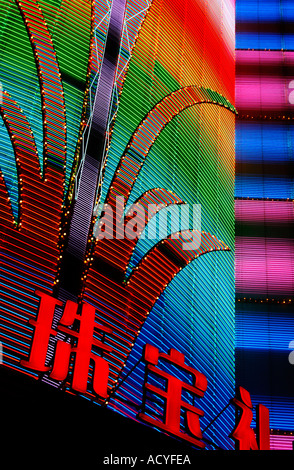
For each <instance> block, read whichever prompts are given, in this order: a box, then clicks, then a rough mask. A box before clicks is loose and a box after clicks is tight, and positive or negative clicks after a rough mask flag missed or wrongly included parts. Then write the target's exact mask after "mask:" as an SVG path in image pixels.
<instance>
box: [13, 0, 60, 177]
mask: <svg viewBox="0 0 294 470" xmlns="http://www.w3.org/2000/svg"><path fill="white" fill-rule="evenodd" d="M16 4H17V6H18V8H19V10H20V12H21V13H22V16H23V18H24V23H25V26H26V28H27V32H28V34H29V38H30V41H31V43H32V48H33V53H34V57H35V61H36V65H37V69H38V76H39V80H40V87H41V99H42V110H43V130H44V164H45V165H46V163H47V164H48V165H50V166H53V167H54V168H58V169H63V167H64V164H65V159H66V119H65V103H64V97H63V88H62V82H61V78H60V71H59V67H58V62H57V58H56V54H55V50H54V47H53V44H52V39H51V36H50V33H49V31H48V28H47V25H46V22H45V20H44V17H43V14H42V11H41V9H40V7H39V6H38V4H37V2H35V1H34V0H30V1H27V0H21V1H20V0H16ZM55 136H56V137H55Z"/></svg>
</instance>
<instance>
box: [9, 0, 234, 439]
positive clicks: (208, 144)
mask: <svg viewBox="0 0 294 470" xmlns="http://www.w3.org/2000/svg"><path fill="white" fill-rule="evenodd" d="M100 7H101V8H99V7H98V6H97V4H96V5H94V6H93V11H92V10H90V9H91V5H90V4H84V3H75V2H74V3H73V2H71V3H70V4H69V3H68V2H66V1H64V2H62V3H61V5H59V4H57V2H56V3H54V2H50V4H49V3H48V2H45V1H44V2H40V4H37V3H36V2H35V1H22V2H16V4H15V6H14V7H13V10H12V12H10V10H9V9H8V4H7V5H6V3H5V8H4V9H3V12H4V15H6V17H7V18H9V21H11V22H12V20H16V21H14V24H15V31H14V36H13V35H12V37H11V38H10V41H11V42H13V38H14V37H16V36H19V38H20V40H19V43H20V46H19V48H20V49H21V47H22V43H23V44H24V48H23V49H22V51H23V52H21V51H20V56H22V55H23V58H24V63H22V62H21V66H20V72H21V73H23V74H24V75H25V73H26V71H27V68H26V63H25V58H26V57H27V55H26V54H25V52H28V54H29V53H30V54H31V55H30V59H27V60H28V61H30V62H31V63H30V67H31V68H30V70H29V73H28V75H29V76H30V74H32V76H33V85H32V92H31V95H29V94H28V93H27V90H26V89H25V87H24V88H22V87H23V84H21V83H17V84H16V83H13V86H12V85H11V81H12V80H13V79H12V74H11V70H10V69H9V66H8V65H7V66H6V68H7V70H8V72H7V73H8V75H9V73H10V76H8V78H7V81H6V82H5V83H4V85H5V86H4V89H5V90H6V89H7V91H5V94H4V97H5V99H4V105H3V106H2V114H3V120H4V122H5V124H6V131H3V139H4V142H5V144H3V147H1V151H3V152H5V155H6V150H7V157H5V158H3V160H4V161H5V164H4V167H3V168H4V170H6V173H4V177H3V178H2V175H1V180H0V183H1V186H0V190H1V192H0V210H1V214H0V215H1V223H2V225H1V231H2V232H1V233H3V237H2V239H3V245H2V253H1V262H2V265H1V272H2V279H3V280H4V281H3V291H4V296H5V302H4V303H3V305H2V309H3V325H4V326H3V327H2V333H3V344H4V338H5V344H4V346H5V347H4V349H5V354H6V355H5V360H6V361H7V364H8V365H9V367H12V368H15V369H21V370H22V371H23V372H24V373H27V374H30V375H34V376H37V375H36V374H35V373H34V372H32V371H31V370H29V369H26V368H24V366H23V365H22V366H20V359H25V360H26V359H27V358H28V355H29V350H30V345H31V343H32V333H33V328H31V326H29V325H28V320H29V319H35V317H36V309H37V297H36V296H35V295H34V290H35V289H36V287H38V288H42V290H46V291H47V292H49V293H52V292H53V289H54V293H55V294H56V295H57V294H58V281H59V278H58V272H59V271H58V268H59V267H60V265H61V264H62V262H63V261H62V249H63V247H64V241H65V237H66V230H67V228H68V225H67V224H64V220H66V222H68V219H69V215H70V213H71V211H70V204H71V202H72V200H73V197H74V196H76V194H75V195H74V189H73V187H74V184H73V183H74V178H75V177H76V176H77V174H78V172H79V169H80V167H79V163H80V162H79V161H78V151H79V150H80V146H81V147H82V150H81V152H82V151H83V143H84V140H83V139H84V134H82V132H83V131H84V130H85V127H86V124H88V123H89V122H90V121H91V119H90V114H91V110H92V108H91V106H92V104H93V94H92V92H93V93H94V92H95V86H93V89H92V88H91V84H92V83H94V78H95V77H96V78H97V76H98V75H97V74H99V68H100V64H101V62H102V60H103V47H104V44H105V41H106V32H107V20H108V18H109V10H108V9H107V7H108V2H107V4H106V3H105V2H101V4H100ZM121 13H122V12H121V11H120V14H121ZM10 14H11V15H12V18H11V19H10V16H9V15H10ZM145 15H146V16H145ZM144 17H145V19H144ZM143 19H144V21H143ZM45 20H46V21H45ZM92 22H93V24H92ZM98 25H100V29H99V28H98ZM96 26H97V28H98V29H96ZM91 27H94V31H93V33H94V34H93V36H91V34H90V33H91ZM26 29H27V31H26ZM63 29H64V30H65V31H66V33H63ZM27 34H29V37H30V41H31V44H30V42H29V39H28V37H27ZM95 35H96V36H95ZM122 36H123V37H122V48H121V50H120V52H121V53H120V56H119V58H118V68H117V74H116V76H115V80H114V88H113V94H112V98H113V101H112V109H111V113H110V116H111V119H112V116H113V115H114V120H112V125H111V128H110V129H109V130H110V134H109V135H108V134H107V139H108V137H109V142H108V141H107V142H106V143H107V145H106V148H107V150H108V154H107V158H106V164H105V165H104V168H103V173H102V183H103V184H102V192H101V202H104V201H108V202H109V201H110V202H112V201H113V200H114V198H115V196H116V195H123V196H126V197H127V198H129V202H130V201H131V202H132V201H134V200H137V199H139V200H140V202H142V203H143V204H145V205H146V204H147V203H148V201H151V202H155V201H158V200H159V201H161V202H162V203H163V204H164V205H165V206H168V205H169V204H171V203H172V202H176V203H182V202H186V203H188V204H190V205H192V204H196V203H197V204H200V205H201V212H202V225H201V230H202V232H201V243H200V245H199V246H197V245H195V247H194V248H193V250H190V251H188V252H185V251H183V249H182V243H183V236H182V235H181V236H180V238H179V240H174V239H172V238H170V237H168V238H167V239H166V240H163V241H162V243H160V244H158V245H156V246H154V247H152V248H151V249H150V250H149V251H148V253H147V254H146V253H145V256H144V257H143V259H142V257H141V259H140V256H139V255H140V249H139V250H136V246H134V245H133V244H132V243H128V242H125V241H124V240H123V241H122V242H118V243H116V242H113V243H110V242H109V243H106V242H103V241H102V242H95V240H94V239H90V240H89V245H91V244H90V241H91V243H92V245H91V246H90V247H89V252H90V251H91V249H92V252H91V256H89V257H87V259H85V260H84V261H85V263H84V264H85V273H84V276H83V278H82V280H83V282H82V284H83V286H82V291H81V292H80V293H79V294H80V299H81V300H84V301H88V302H90V303H91V304H92V305H94V306H95V307H96V320H97V321H99V322H100V323H101V324H102V325H103V326H107V327H108V328H110V329H111V330H112V332H111V333H109V331H108V330H107V331H108V333H107V335H106V338H105V342H106V344H107V345H108V346H111V347H112V352H111V354H110V353H109V352H108V351H107V352H106V353H105V355H104V358H106V359H107V360H108V362H109V387H110V389H111V395H110V400H109V404H108V406H109V407H110V408H111V409H115V410H117V411H118V412H120V413H122V414H124V415H126V416H130V417H132V418H133V419H138V417H137V411H138V407H137V405H138V403H139V402H140V401H141V402H142V386H143V380H144V370H143V368H142V362H140V364H139V363H138V364H137V362H138V361H139V359H140V358H141V355H142V346H143V345H144V344H145V343H146V342H149V343H151V344H153V345H154V346H157V347H159V348H160V350H161V351H164V352H166V351H167V350H168V349H170V348H171V347H173V348H176V349H178V350H179V351H181V352H182V353H184V355H185V357H186V362H187V363H188V364H189V365H191V366H192V367H194V368H197V369H199V370H200V371H201V372H203V373H204V374H205V375H206V376H207V379H208V382H209V387H208V391H207V394H206V396H205V398H204V399H203V400H202V403H199V407H201V408H202V409H203V410H204V412H205V416H204V418H203V426H205V425H208V424H209V422H210V421H211V420H213V418H215V416H216V415H217V414H218V413H219V412H220V411H221V410H223V408H224V407H225V406H226V405H227V404H228V402H229V400H230V398H231V397H232V396H233V395H234V197H233V190H234V123H235V108H234V95H235V89H234V2H233V1H231V0H227V1H222V2H219V1H211V2H209V3H208V2H204V1H202V0H199V1H196V2H195V1H192V0H174V1H173V2H169V1H162V0H160V1H159V0H154V1H153V2H152V3H151V5H150V3H149V2H145V1H144V2H143V1H142V2H134V1H129V2H127V4H126V14H125V22H124V29H123V35H122ZM90 37H92V40H91V39H90ZM96 40H97V41H96ZM31 45H33V52H32V51H31V49H30V48H31ZM133 45H134V48H133V50H132V52H131V49H132V46H133ZM11 48H12V46H11ZM29 51H30V52H29ZM63 54H64V55H63ZM89 56H90V57H91V61H90V62H89ZM9 60H10V57H9V59H8V58H7V64H8V62H9ZM34 61H35V62H36V65H35V64H34ZM16 65H17V64H16ZM36 66H37V68H36ZM38 78H39V79H40V83H38ZM24 83H25V82H24ZM26 85H27V83H26ZM39 86H40V87H41V88H40V91H41V93H40V92H39ZM14 88H15V89H16V90H17V92H16V94H15V95H13V91H14ZM27 88H28V87H27ZM108 91H111V90H110V89H109V87H108ZM119 92H121V95H120V102H119V107H118V109H117V104H118V93H119ZM40 95H41V96H40ZM31 96H36V101H34V100H33V99H32V98H31ZM28 97H29V98H28ZM41 110H42V113H43V116H41V113H40V111H41ZM31 116H32V117H31ZM42 117H43V118H44V119H42ZM104 117H105V116H104ZM81 121H82V123H81ZM80 123H81V124H82V125H81V126H80ZM31 130H32V132H31ZM107 132H108V129H107ZM9 136H10V137H11V136H12V137H13V138H12V144H13V147H12V145H11V141H10V139H9ZM2 149H4V150H2ZM13 150H14V152H15V154H16V157H17V158H16V165H17V169H18V173H19V176H20V178H19V186H18V192H17V190H16V187H15V184H14V183H15V182H16V183H17V179H16V171H15V166H14V163H13V162H14V159H13ZM42 157H43V158H42ZM42 159H44V161H43V162H42ZM39 160H41V162H40V163H39ZM4 170H3V172H4ZM41 170H42V171H43V173H44V179H42V178H41ZM4 178H5V181H6V179H7V178H8V183H7V187H8V191H10V192H11V194H12V196H13V201H12V207H11V206H10V204H9V192H7V187H6V184H5V183H4ZM92 189H93V188H92ZM98 189H100V190H101V188H100V187H99V188H98ZM67 196H68V198H67ZM77 197H78V196H77ZM18 201H19V204H20V210H19V221H20V224H21V225H19V226H18V227H16V226H15V224H14V222H13V218H12V211H14V212H15V213H17V209H18V208H17V203H18ZM64 201H65V207H64V205H63V204H64ZM144 222H145V221H144ZM197 233H198V235H199V232H197ZM132 256H134V258H132V261H131V264H130V266H129V265H128V263H129V261H130V260H131V257H132ZM133 260H136V261H135V263H134V261H133ZM132 263H133V264H132ZM128 268H129V269H130V270H132V269H133V268H138V269H134V271H133V272H132V273H131V275H130V276H129V277H128V279H127V280H126V279H124V276H126V274H127V270H128ZM129 274H130V273H129ZM8 275H9V277H7V276H8ZM12 292H13V298H12ZM59 344H60V343H59ZM22 364H23V363H22ZM136 364H137V367H134V368H133V365H136ZM131 368H132V373H130V374H128V372H130V371H131ZM71 372H72V368H71V369H70V371H69V380H67V381H66V383H65V384H63V385H62V387H63V388H64V389H65V390H67V391H68V392H71V385H70V377H71ZM92 375H93V370H92V369H91V370H90V374H89V379H91V376H92ZM126 375H127V379H126V380H124V378H125V377H126ZM182 378H183V379H184V377H182ZM120 380H123V381H124V382H123V385H120ZM89 382H90V380H89ZM55 386H57V387H58V386H59V384H58V383H56V384H55ZM117 387H118V388H117ZM71 393H72V392H71ZM86 398H88V399H95V397H94V395H93V393H91V391H89V393H87V394H86ZM187 398H189V399H190V398H191V397H187ZM155 408H156V409H157V411H159V412H161V411H163V409H162V403H161V404H159V406H158V407H157V405H155ZM155 408H154V409H155ZM233 421H234V416H233V410H232V409H230V410H229V409H228V410H226V412H224V413H223V414H222V415H221V417H220V418H219V420H218V421H217V423H214V424H213V425H212V426H210V427H209V430H208V431H207V432H206V434H205V437H206V438H207V439H209V440H210V441H211V444H210V446H211V447H212V448H215V447H218V446H220V447H222V448H231V447H232V441H230V439H229V437H228V436H229V434H230V431H231V430H232V427H233Z"/></svg>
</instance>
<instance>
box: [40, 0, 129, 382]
mask: <svg viewBox="0 0 294 470" xmlns="http://www.w3.org/2000/svg"><path fill="white" fill-rule="evenodd" d="M125 7H126V0H113V1H112V7H111V13H110V20H109V29H108V36H107V40H106V44H105V51H104V57H103V61H102V64H101V69H100V74H99V79H98V80H99V82H98V85H97V89H96V95H95V100H94V108H93V115H92V122H91V127H90V130H89V139H88V146H87V149H86V154H85V157H84V162H83V167H82V171H81V175H80V180H79V189H78V195H77V198H76V200H75V202H74V206H73V212H72V218H71V222H70V228H69V235H68V240H67V244H66V248H65V251H64V253H63V259H62V266H61V272H60V283H59V291H58V298H59V300H62V301H63V302H64V303H65V302H66V301H67V300H73V301H76V300H77V297H78V295H79V293H80V289H81V276H82V274H83V267H84V259H85V254H86V249H87V244H88V237H89V232H90V228H91V221H92V215H93V210H94V206H95V202H96V201H95V198H96V191H97V184H98V180H99V171H100V167H101V162H102V159H103V153H104V148H105V139H106V131H107V125H108V118H109V113H110V106H111V98H112V91H113V86H114V81H115V73H116V67H117V62H118V57H119V51H120V42H121V36H122V30H123V23H124V16H125ZM62 313H63V309H62V308H61V307H56V309H55V316H54V324H53V327H54V328H56V327H57V323H58V321H59V320H60V318H61V316H62ZM57 339H63V340H64V334H62V333H57V335H56V336H55V337H52V338H51V340H50V342H49V346H48V353H47V363H48V362H50V361H51V360H52V357H53V355H54V350H55V344H56V341H57ZM42 380H43V381H44V382H47V383H50V384H51V385H53V386H55V387H59V385H60V384H59V383H58V382H56V381H55V380H52V379H50V376H48V375H44V376H43V378H42Z"/></svg>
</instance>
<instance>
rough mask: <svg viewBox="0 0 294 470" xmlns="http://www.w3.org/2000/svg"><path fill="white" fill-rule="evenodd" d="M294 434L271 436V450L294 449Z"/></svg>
mask: <svg viewBox="0 0 294 470" xmlns="http://www.w3.org/2000/svg"><path fill="white" fill-rule="evenodd" d="M293 442H294V435H293V436H283V435H280V436H279V435H272V436H270V448H271V450H293V447H292V446H293Z"/></svg>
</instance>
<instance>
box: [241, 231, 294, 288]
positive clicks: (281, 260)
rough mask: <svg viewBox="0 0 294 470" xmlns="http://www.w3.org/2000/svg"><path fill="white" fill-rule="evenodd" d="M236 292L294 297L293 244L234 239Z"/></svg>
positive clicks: (277, 240)
mask: <svg viewBox="0 0 294 470" xmlns="http://www.w3.org/2000/svg"><path fill="white" fill-rule="evenodd" d="M236 291H237V293H242V294H244V295H247V294H259V295H269V296H270V295H275V294H279V295H285V296H291V295H293V294H294V240H292V239H278V238H277V239H276V238H261V237H259V238H254V237H252V238H251V237H250V238H249V237H236Z"/></svg>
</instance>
